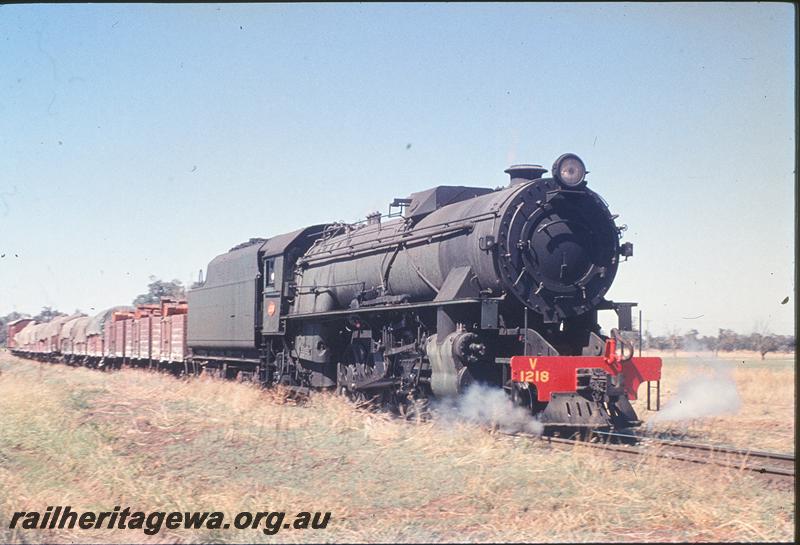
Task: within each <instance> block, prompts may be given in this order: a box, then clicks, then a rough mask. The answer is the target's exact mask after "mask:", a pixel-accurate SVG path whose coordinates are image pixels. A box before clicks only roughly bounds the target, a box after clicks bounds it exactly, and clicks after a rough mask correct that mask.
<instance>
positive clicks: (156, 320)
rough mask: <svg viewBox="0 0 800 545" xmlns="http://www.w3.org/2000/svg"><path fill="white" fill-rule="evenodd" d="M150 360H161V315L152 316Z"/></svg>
mask: <svg viewBox="0 0 800 545" xmlns="http://www.w3.org/2000/svg"><path fill="white" fill-rule="evenodd" d="M150 359H151V360H153V361H154V362H159V361H160V360H161V313H160V312H159V313H158V314H154V315H153V316H150Z"/></svg>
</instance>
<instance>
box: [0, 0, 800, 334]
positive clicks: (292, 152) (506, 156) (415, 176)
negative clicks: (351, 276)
mask: <svg viewBox="0 0 800 545" xmlns="http://www.w3.org/2000/svg"><path fill="white" fill-rule="evenodd" d="M794 17H795V13H794V9H793V6H791V5H790V4H769V3H766V4H741V3H740V4H724V3H709V4H675V3H671V4H577V3H576V4H547V3H542V4H497V3H492V4H436V5H425V4H390V5H374V4H364V5H359V4H338V5H331V4H325V5H317V4H307V5H306V4H288V5H272V4H266V5H257V4H246V5H227V4H226V5H214V4H202V5H136V4H132V5H86V4H75V5H4V6H0V143H2V151H0V253H4V254H5V257H4V258H0V315H2V314H6V313H7V312H10V311H12V310H18V311H27V312H35V311H37V310H38V309H39V308H40V307H42V306H43V305H50V306H55V307H58V308H60V309H62V310H65V311H71V310H74V309H75V308H80V309H82V310H84V311H89V312H91V310H90V309H92V308H95V309H100V308H103V307H108V306H111V305H114V304H125V303H129V302H130V301H131V300H132V299H133V298H134V297H135V296H136V295H137V294H139V293H141V292H143V291H145V289H146V284H147V283H148V277H149V275H156V276H158V277H161V278H164V279H171V278H179V279H181V280H183V281H184V282H186V283H189V282H191V281H193V280H194V279H195V278H196V277H197V271H198V269H200V268H203V269H205V267H206V265H207V263H208V261H210V260H211V259H212V258H213V257H214V256H215V255H217V254H219V253H221V252H224V251H226V250H227V249H228V248H229V247H231V246H233V245H234V244H236V243H238V242H240V241H242V240H246V239H247V238H249V237H253V236H272V235H275V234H279V233H282V232H286V231H289V230H293V229H295V228H298V227H301V226H304V225H309V224H312V223H317V222H324V221H330V220H346V221H354V220H357V219H360V218H363V217H364V216H365V215H366V214H367V213H368V212H370V211H372V210H381V211H385V210H386V209H387V205H388V203H389V202H390V201H391V199H392V198H394V197H405V196H407V195H408V194H410V193H411V192H414V191H419V190H422V189H426V188H428V187H431V186H433V185H439V184H464V185H477V186H491V187H495V186H498V185H504V184H505V183H506V182H507V176H506V175H505V174H504V173H503V170H504V169H505V168H506V167H507V166H508V165H510V164H512V163H520V162H533V163H541V164H544V165H545V166H547V167H549V166H550V165H551V164H552V161H553V160H554V159H555V158H556V157H557V156H558V155H560V154H561V153H564V152H567V151H569V152H574V153H577V154H579V155H580V156H581V157H582V158H583V159H584V161H585V162H586V164H587V166H588V168H589V170H590V171H591V174H590V175H589V180H590V182H589V183H590V186H591V187H592V188H593V189H595V190H596V191H598V192H600V193H601V194H602V195H603V196H604V198H605V199H606V200H607V201H608V203H609V204H610V205H611V208H612V211H613V212H614V213H617V214H620V218H619V220H618V221H619V222H621V223H625V224H627V225H628V226H629V229H628V231H627V233H626V240H629V241H632V242H633V243H634V245H635V256H634V257H633V258H632V259H631V260H629V261H628V262H627V263H625V264H624V265H623V266H622V267H621V269H620V272H619V274H618V276H617V281H616V283H615V285H614V287H613V288H612V290H611V291H610V293H609V296H610V297H612V298H614V299H616V300H633V301H639V303H640V305H641V308H642V310H643V311H644V313H645V319H647V320H649V327H650V329H651V331H653V332H654V333H656V334H659V333H663V332H665V331H666V330H668V329H679V330H681V331H686V330H688V329H690V328H696V329H698V330H700V332H701V333H709V334H710V333H714V332H716V329H717V328H719V327H730V328H733V329H736V330H738V331H743V332H746V331H750V330H752V329H753V328H754V327H755V326H756V324H757V323H762V324H767V325H768V327H769V329H771V330H772V331H774V332H776V333H789V332H791V331H792V330H793V328H794V305H795V303H794V280H793V278H794V274H793V271H794V191H795V189H794V179H795V178H794V176H795V175H794V170H795V126H794V119H795V105H794V93H795V89H794V81H795V56H794V55H795V53H794V44H795V36H794V24H795V23H794ZM17 256H18V257H17ZM786 296H789V297H790V301H789V303H788V304H785V305H781V300H783V298H784V297H786ZM697 316H702V317H700V318H696V317H697Z"/></svg>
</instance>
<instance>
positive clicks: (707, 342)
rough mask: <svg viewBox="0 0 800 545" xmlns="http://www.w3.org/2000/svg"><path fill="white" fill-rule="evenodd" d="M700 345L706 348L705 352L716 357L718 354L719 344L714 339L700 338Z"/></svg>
mask: <svg viewBox="0 0 800 545" xmlns="http://www.w3.org/2000/svg"><path fill="white" fill-rule="evenodd" d="M700 344H701V345H702V346H705V347H706V350H711V351H712V352H713V353H714V355H715V356H716V355H717V353H719V342H718V339H717V338H716V337H708V336H703V337H701V338H700Z"/></svg>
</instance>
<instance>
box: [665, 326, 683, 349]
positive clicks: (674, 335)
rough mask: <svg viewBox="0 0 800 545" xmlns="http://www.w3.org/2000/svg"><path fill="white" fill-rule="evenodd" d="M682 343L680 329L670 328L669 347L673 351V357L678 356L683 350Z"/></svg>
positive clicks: (668, 335)
mask: <svg viewBox="0 0 800 545" xmlns="http://www.w3.org/2000/svg"><path fill="white" fill-rule="evenodd" d="M682 341H683V339H682V338H681V332H680V330H679V329H678V328H676V327H670V328H669V329H668V330H667V346H668V347H669V349H670V350H672V355H673V356H677V355H678V350H679V349H680V348H681V345H682Z"/></svg>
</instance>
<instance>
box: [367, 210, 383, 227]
mask: <svg viewBox="0 0 800 545" xmlns="http://www.w3.org/2000/svg"><path fill="white" fill-rule="evenodd" d="M380 222H381V213H380V212H373V213H372V214H367V225H377V224H379V223H380Z"/></svg>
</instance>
